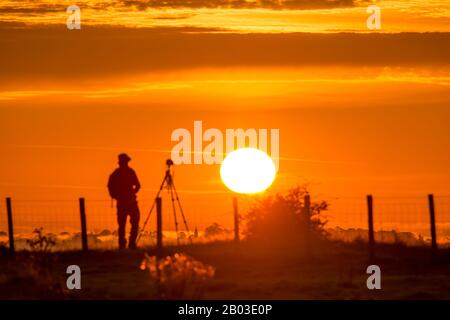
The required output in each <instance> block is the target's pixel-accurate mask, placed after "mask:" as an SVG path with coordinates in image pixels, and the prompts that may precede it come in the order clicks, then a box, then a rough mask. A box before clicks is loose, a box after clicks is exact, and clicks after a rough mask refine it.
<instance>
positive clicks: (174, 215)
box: [169, 184, 180, 245]
mask: <svg viewBox="0 0 450 320" xmlns="http://www.w3.org/2000/svg"><path fill="white" fill-rule="evenodd" d="M172 185H173V184H171V185H170V186H169V189H170V198H171V200H172V210H173V219H174V221H175V232H176V233H177V245H180V238H179V237H178V221H177V211H176V208H175V199H174V197H173V189H172Z"/></svg>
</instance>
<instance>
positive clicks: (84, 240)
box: [80, 198, 88, 251]
mask: <svg viewBox="0 0 450 320" xmlns="http://www.w3.org/2000/svg"><path fill="white" fill-rule="evenodd" d="M80 220H81V245H82V248H83V251H88V238H87V227H86V206H85V201H84V198H80Z"/></svg>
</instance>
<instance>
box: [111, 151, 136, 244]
mask: <svg viewBox="0 0 450 320" xmlns="http://www.w3.org/2000/svg"><path fill="white" fill-rule="evenodd" d="M130 160H131V158H130V157H129V156H128V155H127V154H125V153H121V154H119V168H117V169H116V170H114V172H113V173H112V174H111V175H110V176H109V181H108V191H109V194H110V196H111V198H113V199H115V200H116V201H117V223H118V224H119V232H118V233H119V248H120V249H124V248H125V246H126V244H127V240H126V239H125V225H126V223H127V216H130V223H131V231H130V238H129V240H128V247H129V248H131V249H134V248H136V238H137V235H138V232H139V217H140V213H139V207H138V203H137V200H136V193H138V191H139V189H140V188H141V185H140V183H139V180H138V177H137V175H136V173H135V172H134V170H133V169H131V168H130V167H129V166H128V162H129V161H130Z"/></svg>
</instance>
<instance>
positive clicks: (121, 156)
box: [119, 153, 131, 162]
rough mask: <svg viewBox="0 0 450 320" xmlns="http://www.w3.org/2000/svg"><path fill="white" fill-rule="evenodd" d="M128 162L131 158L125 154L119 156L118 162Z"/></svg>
mask: <svg viewBox="0 0 450 320" xmlns="http://www.w3.org/2000/svg"><path fill="white" fill-rule="evenodd" d="M130 160H131V158H130V157H129V156H128V155H127V154H126V153H121V154H119V161H125V162H128V161H130Z"/></svg>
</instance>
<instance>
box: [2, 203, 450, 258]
mask: <svg viewBox="0 0 450 320" xmlns="http://www.w3.org/2000/svg"><path fill="white" fill-rule="evenodd" d="M314 200H315V199H314V197H313V198H312V202H314ZM182 201H183V207H184V208H183V209H184V211H185V213H186V219H187V223H188V227H189V232H187V230H186V228H185V226H184V224H183V219H182V217H181V215H180V214H179V211H178V213H177V220H178V224H179V228H178V231H180V232H183V234H182V237H180V233H178V234H177V233H176V231H175V217H174V215H173V212H172V207H171V202H170V199H167V198H164V199H163V231H164V237H165V240H164V242H165V243H170V242H173V243H176V240H177V237H180V238H181V239H182V240H183V239H184V241H187V240H186V239H188V237H189V236H192V235H195V236H196V238H197V239H196V240H197V241H208V240H211V239H216V238H214V237H210V235H209V234H206V233H205V230H206V229H207V228H208V226H211V225H213V224H214V223H218V224H220V225H222V226H223V229H222V231H223V234H222V237H223V238H230V239H231V238H232V230H233V208H232V202H231V199H229V198H227V197H223V195H217V196H215V195H208V201H206V202H205V196H204V195H203V194H186V195H183V199H182ZM327 201H328V202H329V209H328V210H326V211H323V212H322V213H321V219H322V220H326V221H327V224H326V229H327V231H328V233H329V235H330V237H331V238H333V239H339V240H344V241H354V240H357V239H362V240H367V239H368V207H367V200H366V198H365V197H335V198H330V199H328V200H327ZM434 201H435V212H436V231H437V242H438V244H439V245H440V246H448V245H449V244H450V196H436V197H434ZM85 202H86V218H87V236H88V243H89V248H105V249H106V248H115V247H117V221H116V208H115V204H113V203H112V202H111V200H108V199H89V198H87V199H86V201H85ZM152 203H153V201H152V200H141V201H139V207H140V210H141V226H142V225H143V222H144V221H145V219H146V218H147V216H148V211H149V209H150V207H151V205H152ZM252 203H253V201H252V198H250V197H242V198H239V210H240V213H241V214H242V215H244V214H245V212H246V211H247V210H248V208H249V207H250V206H251V205H252ZM373 212H374V235H375V241H376V242H391V243H396V242H401V243H404V244H407V245H412V246H420V245H429V244H430V242H431V234H430V212H429V203H428V199H427V197H426V196H424V197H403V198H402V197H374V208H373ZM12 216H13V226H14V242H15V247H16V249H18V250H20V249H26V248H27V246H28V245H27V239H30V238H32V237H33V236H34V235H33V231H34V230H35V229H36V228H43V230H44V232H45V234H49V235H51V236H52V237H54V238H55V239H56V243H57V246H56V249H60V250H63V249H80V248H81V237H82V234H81V232H82V230H81V224H80V209H79V202H78V199H74V200H21V199H17V200H16V199H12ZM127 227H128V224H127ZM128 228H129V227H128ZM241 229H242V228H241ZM128 231H129V229H127V233H128ZM155 237H156V235H155V212H153V213H152V217H151V218H150V221H149V223H148V225H147V226H146V229H145V230H144V233H143V237H142V243H141V244H142V245H153V244H155V241H156V240H155ZM8 240H9V234H8V221H7V213H6V207H5V206H1V207H0V243H4V244H5V245H8Z"/></svg>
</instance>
